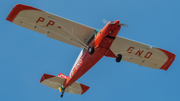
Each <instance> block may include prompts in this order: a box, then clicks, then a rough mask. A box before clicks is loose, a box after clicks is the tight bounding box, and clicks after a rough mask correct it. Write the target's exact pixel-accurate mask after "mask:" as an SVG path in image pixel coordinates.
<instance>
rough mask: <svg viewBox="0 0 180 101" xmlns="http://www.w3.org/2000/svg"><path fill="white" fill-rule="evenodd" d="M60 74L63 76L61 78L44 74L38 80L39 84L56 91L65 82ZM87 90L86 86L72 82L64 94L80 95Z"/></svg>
mask: <svg viewBox="0 0 180 101" xmlns="http://www.w3.org/2000/svg"><path fill="white" fill-rule="evenodd" d="M60 74H61V75H63V77H60V76H54V75H49V74H44V75H43V76H42V78H41V80H40V83H42V84H44V85H46V86H48V87H51V88H53V89H58V88H59V87H61V86H62V85H63V84H64V82H65V80H66V78H64V77H67V76H65V75H64V74H62V73H60ZM88 89H89V87H88V86H86V85H83V84H81V83H78V82H74V83H73V84H72V85H70V86H69V87H67V88H66V89H65V91H64V92H67V93H73V94H79V95H82V94H83V93H85V92H86V91H87V90H88Z"/></svg>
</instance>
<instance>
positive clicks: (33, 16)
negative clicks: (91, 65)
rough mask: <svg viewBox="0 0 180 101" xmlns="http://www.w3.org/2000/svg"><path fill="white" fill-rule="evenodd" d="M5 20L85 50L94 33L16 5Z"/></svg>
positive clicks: (81, 26) (80, 26) (84, 27)
mask: <svg viewBox="0 0 180 101" xmlns="http://www.w3.org/2000/svg"><path fill="white" fill-rule="evenodd" d="M6 20H8V21H10V22H13V23H14V24H17V25H19V26H22V27H25V28H28V29H31V30H34V31H36V32H39V33H42V34H44V35H46V36H47V37H50V38H53V39H56V40H59V41H62V42H65V43H67V44H70V45H73V46H76V47H80V48H87V45H86V44H87V43H88V40H89V39H90V38H91V37H92V36H93V35H94V34H95V33H96V30H95V29H93V28H90V27H87V26H85V25H82V24H79V23H76V22H73V21H70V20H67V19H65V18H62V17H59V16H56V15H53V14H50V13H47V12H45V11H42V10H39V9H36V8H33V7H30V6H26V5H22V4H17V5H16V6H15V7H14V8H13V9H12V11H11V12H10V14H9V15H8V17H7V18H6Z"/></svg>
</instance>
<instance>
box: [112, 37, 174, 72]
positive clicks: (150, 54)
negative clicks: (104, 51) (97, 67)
mask: <svg viewBox="0 0 180 101" xmlns="http://www.w3.org/2000/svg"><path fill="white" fill-rule="evenodd" d="M110 50H111V51H112V52H113V53H114V55H112V56H111V57H114V58H116V56H117V55H118V54H122V60H124V61H127V62H131V63H135V64H139V65H140V66H146V67H150V68H154V69H164V70H167V69H168V68H169V66H170V65H171V64H172V62H173V61H174V59H175V54H173V53H171V52H168V51H166V50H163V49H160V48H156V47H150V46H149V45H146V44H143V43H139V42H136V41H133V40H129V39H126V38H123V37H119V36H117V37H116V39H115V40H114V42H113V43H112V45H111V47H110Z"/></svg>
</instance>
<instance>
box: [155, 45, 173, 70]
mask: <svg viewBox="0 0 180 101" xmlns="http://www.w3.org/2000/svg"><path fill="white" fill-rule="evenodd" d="M158 49H159V50H161V51H163V52H164V53H165V54H166V55H167V57H168V60H167V61H166V62H165V64H164V65H163V66H162V67H161V68H160V69H163V70H166V71H167V70H168V68H169V67H170V66H171V64H172V63H173V61H174V59H175V57H176V55H175V54H173V53H171V52H169V51H167V50H164V49H160V48H158Z"/></svg>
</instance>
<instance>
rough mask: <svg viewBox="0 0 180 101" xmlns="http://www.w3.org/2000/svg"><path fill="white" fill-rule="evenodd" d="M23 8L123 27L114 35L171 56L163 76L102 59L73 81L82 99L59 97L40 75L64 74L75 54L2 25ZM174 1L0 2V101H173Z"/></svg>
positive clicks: (177, 83)
mask: <svg viewBox="0 0 180 101" xmlns="http://www.w3.org/2000/svg"><path fill="white" fill-rule="evenodd" d="M17 3H21V4H26V5H30V6H33V7H35V8H39V9H41V10H44V11H47V12H50V13H53V14H56V15H58V16H62V17H65V18H67V19H70V20H73V21H76V22H79V23H81V24H85V25H87V26H90V27H93V28H102V27H103V26H104V24H103V23H102V19H106V20H112V21H114V20H120V21H121V22H122V23H126V24H128V27H122V28H121V30H120V32H119V34H118V36H123V37H125V38H128V39H132V40H136V41H139V42H143V43H146V44H149V45H152V46H155V47H159V48H162V49H166V50H168V51H170V52H172V53H174V54H176V58H175V61H174V62H173V64H172V65H171V67H170V68H169V69H168V71H163V70H155V69H151V68H147V67H141V66H139V65H136V64H132V63H128V62H125V61H121V62H120V63H116V62H115V59H113V58H108V57H103V58H102V59H101V60H100V61H99V62H98V63H97V64H96V65H95V66H94V67H93V68H92V69H91V70H90V71H88V72H87V73H86V74H85V75H84V76H83V77H81V78H80V79H79V80H78V82H80V83H83V84H85V85H88V86H90V89H89V90H88V91H87V92H86V93H85V94H84V95H82V96H81V95H75V94H68V93H65V96H64V98H63V99H60V93H59V92H58V90H53V89H51V88H48V87H46V86H44V85H42V84H40V83H39V81H40V78H41V76H42V75H43V73H48V74H52V75H58V74H59V73H63V74H65V75H68V74H69V72H70V70H71V68H72V66H73V64H74V62H75V60H76V58H77V56H78V54H79V52H80V50H81V49H79V48H77V47H74V46H71V45H67V44H65V43H62V42H59V41H56V40H53V39H50V38H48V37H46V36H44V35H42V34H39V33H37V32H34V31H31V30H28V29H25V28H23V27H20V26H17V25H15V24H13V23H10V22H8V21H6V20H5V19H6V17H7V16H8V14H9V12H10V11H11V9H12V8H13V7H14V6H15V5H16V4H17ZM179 4H180V1H179V0H110V1H109V0H89V1H87V0H8V1H7V0H2V1H1V3H0V12H1V16H0V22H1V28H0V29H1V37H0V77H1V80H0V81H1V82H0V83H1V84H0V100H1V101H57V100H61V101H100V100H101V101H109V100H116V101H179V100H180V79H179V78H180V73H179V72H180V68H179V61H180V58H179V55H180V52H179V50H180V48H179V46H180V34H179V33H180V30H179V27H180V14H179V10H180V6H179Z"/></svg>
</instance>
